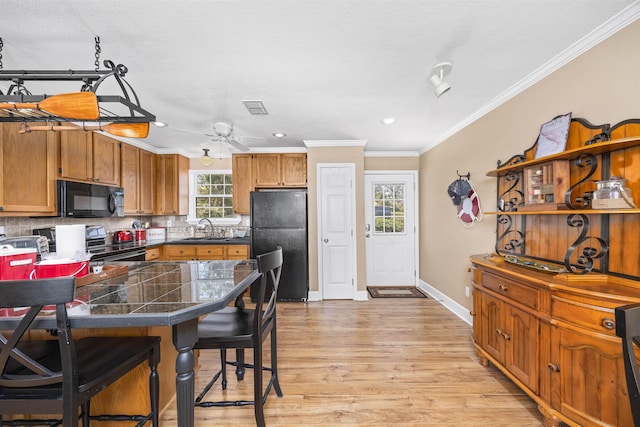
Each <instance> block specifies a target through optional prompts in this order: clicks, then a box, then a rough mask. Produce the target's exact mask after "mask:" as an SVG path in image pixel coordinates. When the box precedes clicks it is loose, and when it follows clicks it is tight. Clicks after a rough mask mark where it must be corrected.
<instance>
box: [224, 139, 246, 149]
mask: <svg viewBox="0 0 640 427" xmlns="http://www.w3.org/2000/svg"><path fill="white" fill-rule="evenodd" d="M226 142H227V143H228V144H229V145H230V146H232V147H233V148H235V149H236V150H239V151H249V148H247V147H245V146H244V145H242V144H240V143H239V142H238V141H235V140H233V139H230V138H229V139H227V140H226Z"/></svg>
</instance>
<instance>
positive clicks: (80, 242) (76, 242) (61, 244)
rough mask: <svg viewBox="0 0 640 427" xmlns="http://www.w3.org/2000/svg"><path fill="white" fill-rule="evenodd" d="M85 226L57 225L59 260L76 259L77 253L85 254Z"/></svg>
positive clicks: (57, 252)
mask: <svg viewBox="0 0 640 427" xmlns="http://www.w3.org/2000/svg"><path fill="white" fill-rule="evenodd" d="M85 240H86V237H85V225H84V224H74V225H56V254H57V255H58V258H69V259H75V258H76V252H78V251H79V252H80V254H81V256H82V255H84V253H85Z"/></svg>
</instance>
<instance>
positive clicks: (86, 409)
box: [82, 400, 91, 427]
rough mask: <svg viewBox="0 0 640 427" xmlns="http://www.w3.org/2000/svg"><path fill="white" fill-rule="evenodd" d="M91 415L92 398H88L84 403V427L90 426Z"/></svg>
mask: <svg viewBox="0 0 640 427" xmlns="http://www.w3.org/2000/svg"><path fill="white" fill-rule="evenodd" d="M90 416H91V400H87V401H86V402H85V403H84V404H83V405H82V427H89V417H90Z"/></svg>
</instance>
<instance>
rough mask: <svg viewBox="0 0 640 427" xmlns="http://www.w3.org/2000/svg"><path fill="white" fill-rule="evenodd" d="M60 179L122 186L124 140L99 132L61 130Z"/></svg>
mask: <svg viewBox="0 0 640 427" xmlns="http://www.w3.org/2000/svg"><path fill="white" fill-rule="evenodd" d="M60 178H62V179H70V180H76V181H85V182H90V183H100V184H104V185H120V141H118V140H115V139H113V138H109V137H107V136H104V135H101V134H99V133H95V132H83V131H65V132H60Z"/></svg>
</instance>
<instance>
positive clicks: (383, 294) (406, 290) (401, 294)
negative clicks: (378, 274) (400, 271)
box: [367, 286, 427, 298]
mask: <svg viewBox="0 0 640 427" xmlns="http://www.w3.org/2000/svg"><path fill="white" fill-rule="evenodd" d="M367 291H369V295H371V298H427V296H426V295H425V294H423V293H422V292H421V291H420V289H418V288H415V287H412V286H367Z"/></svg>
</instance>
